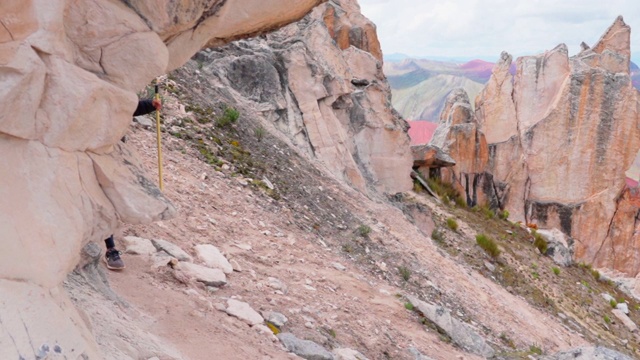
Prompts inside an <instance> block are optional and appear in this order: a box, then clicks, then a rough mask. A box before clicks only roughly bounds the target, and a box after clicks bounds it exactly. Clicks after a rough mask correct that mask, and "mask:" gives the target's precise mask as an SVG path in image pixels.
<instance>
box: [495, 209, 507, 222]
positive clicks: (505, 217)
mask: <svg viewBox="0 0 640 360" xmlns="http://www.w3.org/2000/svg"><path fill="white" fill-rule="evenodd" d="M498 217H499V218H500V219H502V220H507V219H508V218H509V211H507V210H502V211H501V212H500V214H498Z"/></svg>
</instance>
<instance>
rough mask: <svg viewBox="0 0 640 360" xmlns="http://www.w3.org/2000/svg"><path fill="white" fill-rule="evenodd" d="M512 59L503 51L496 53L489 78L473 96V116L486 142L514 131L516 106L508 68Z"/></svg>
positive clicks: (503, 137)
mask: <svg viewBox="0 0 640 360" xmlns="http://www.w3.org/2000/svg"><path fill="white" fill-rule="evenodd" d="M512 60H513V58H512V56H511V55H509V54H507V53H506V52H503V53H502V54H501V55H500V60H498V62H497V63H496V65H495V66H494V68H493V71H492V75H491V78H490V79H489V82H488V83H487V85H485V87H484V89H483V90H482V91H481V92H480V94H479V95H478V97H476V102H475V105H476V106H475V114H476V118H477V120H478V125H479V126H480V128H481V129H482V131H483V132H484V134H485V136H486V139H487V143H489V144H496V143H501V142H505V141H507V140H509V138H511V137H512V136H516V135H517V134H518V121H517V119H516V107H515V104H514V103H513V101H512V100H511V93H512V92H513V75H511V73H510V72H509V68H510V67H511V62H512Z"/></svg>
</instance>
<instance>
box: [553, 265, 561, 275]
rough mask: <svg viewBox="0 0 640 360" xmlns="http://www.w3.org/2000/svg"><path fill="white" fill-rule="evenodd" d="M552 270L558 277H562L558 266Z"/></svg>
mask: <svg viewBox="0 0 640 360" xmlns="http://www.w3.org/2000/svg"><path fill="white" fill-rule="evenodd" d="M551 270H552V271H553V273H554V274H555V275H556V276H558V275H560V268H558V267H557V266H554V267H552V268H551Z"/></svg>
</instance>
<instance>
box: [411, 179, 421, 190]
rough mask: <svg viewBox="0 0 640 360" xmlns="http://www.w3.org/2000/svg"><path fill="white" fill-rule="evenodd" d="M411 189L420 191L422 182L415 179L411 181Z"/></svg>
mask: <svg viewBox="0 0 640 360" xmlns="http://www.w3.org/2000/svg"><path fill="white" fill-rule="evenodd" d="M413 191H414V192H417V193H421V192H422V184H421V183H420V181H419V180H417V179H416V180H414V181H413Z"/></svg>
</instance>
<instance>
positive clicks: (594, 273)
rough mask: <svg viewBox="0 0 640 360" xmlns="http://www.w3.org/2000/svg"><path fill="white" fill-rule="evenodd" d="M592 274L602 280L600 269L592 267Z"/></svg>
mask: <svg viewBox="0 0 640 360" xmlns="http://www.w3.org/2000/svg"><path fill="white" fill-rule="evenodd" d="M591 276H593V278H594V279H596V280H600V271H598V270H596V269H591Z"/></svg>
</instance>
